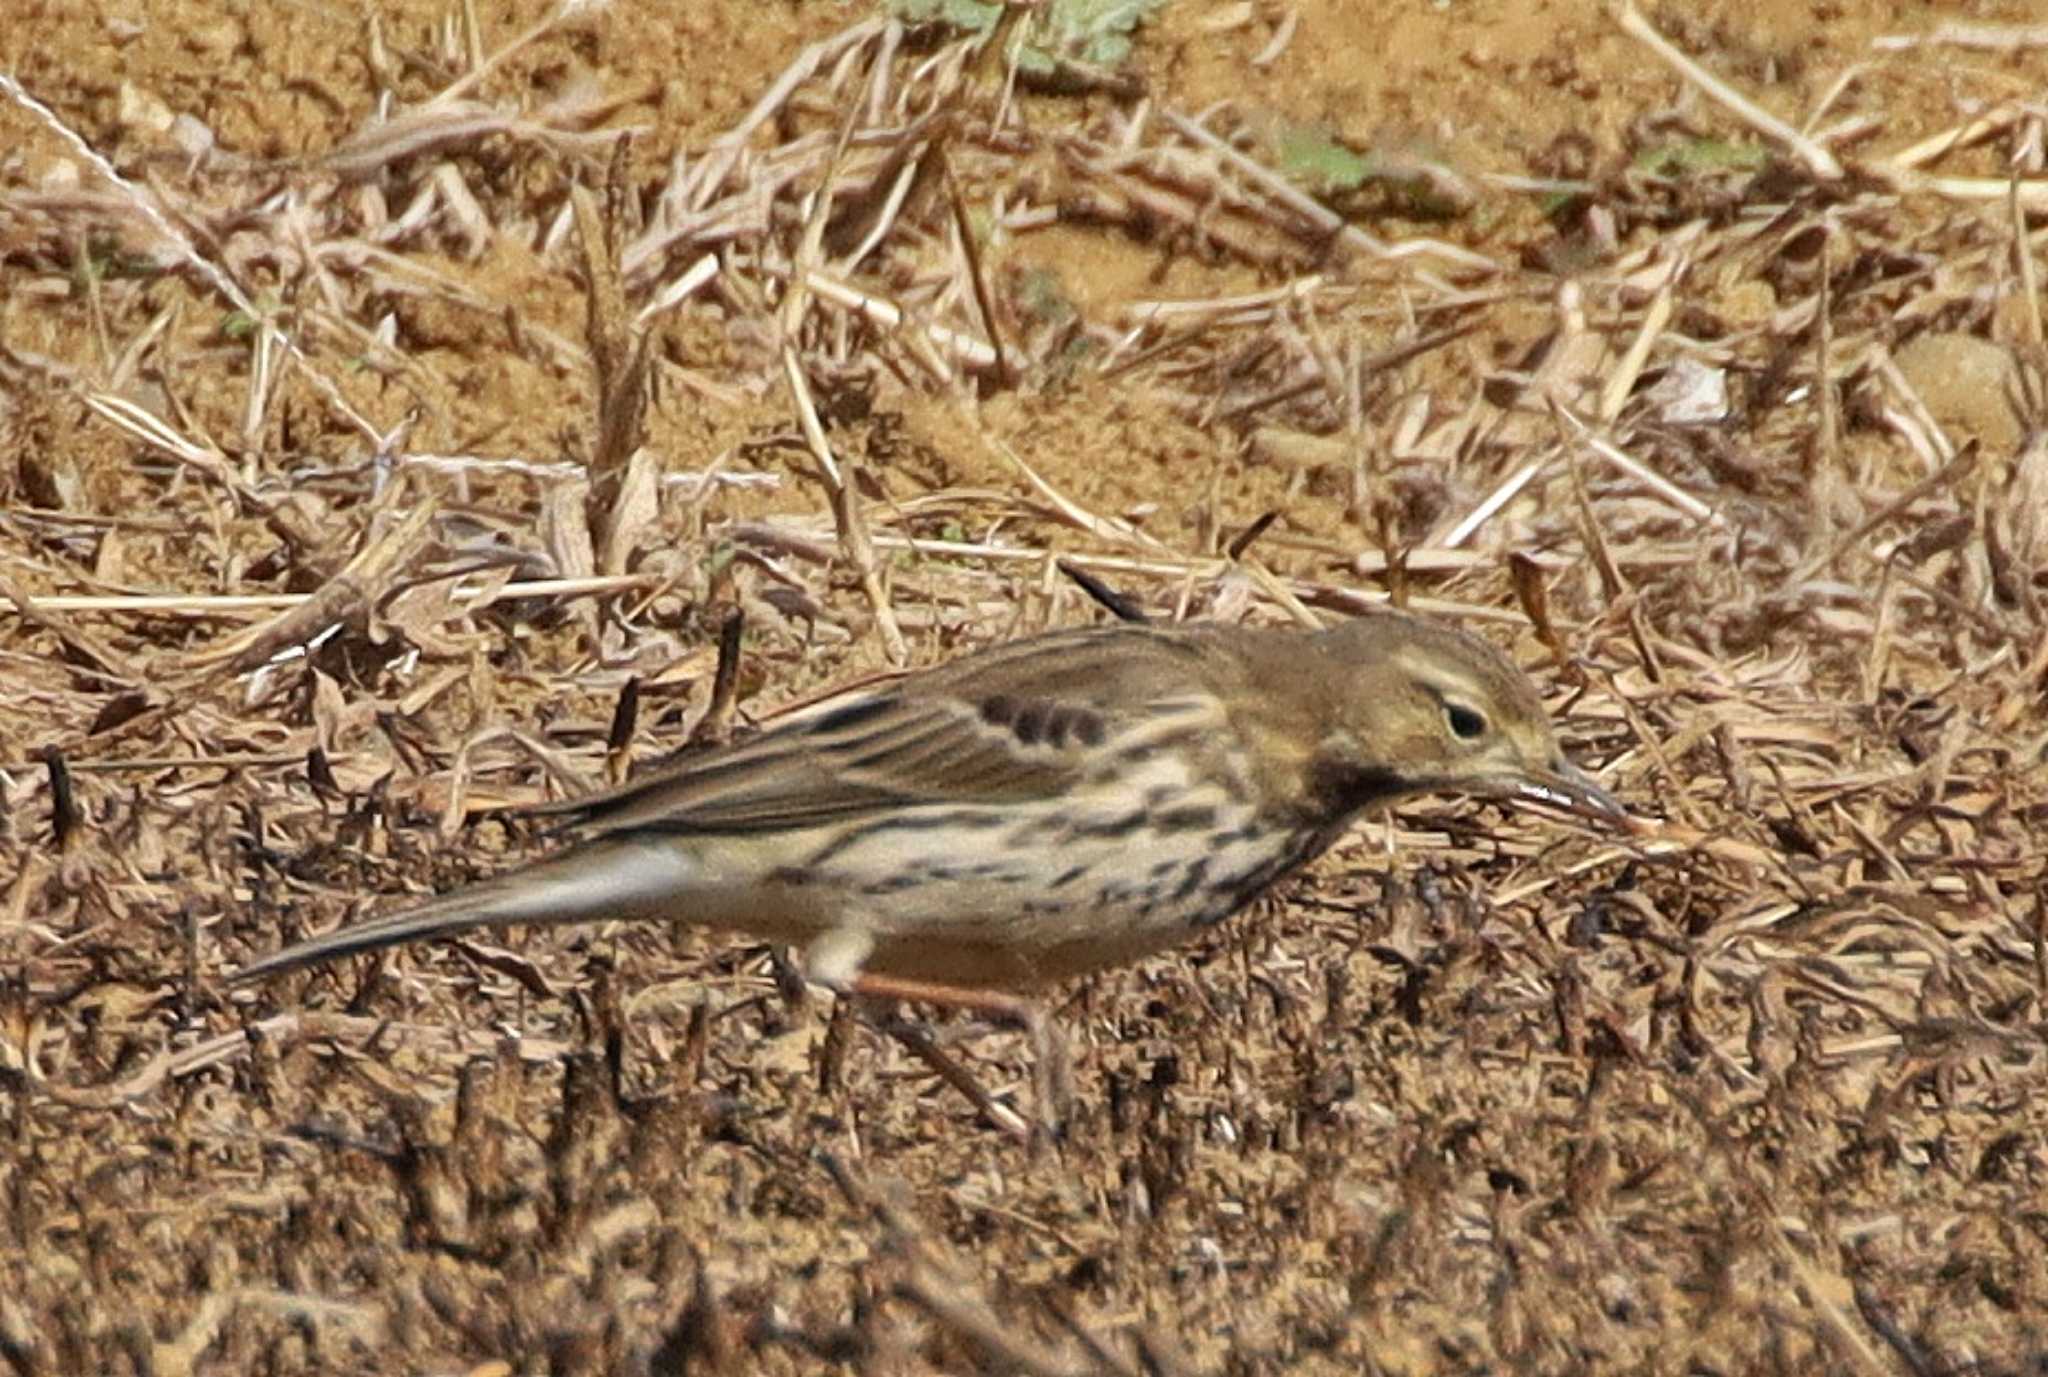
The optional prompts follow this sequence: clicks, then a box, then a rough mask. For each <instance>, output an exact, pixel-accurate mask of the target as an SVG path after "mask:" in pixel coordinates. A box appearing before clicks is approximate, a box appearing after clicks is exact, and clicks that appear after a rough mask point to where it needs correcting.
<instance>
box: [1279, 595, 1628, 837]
mask: <svg viewBox="0 0 2048 1377" xmlns="http://www.w3.org/2000/svg"><path fill="white" fill-rule="evenodd" d="M1319 639H1320V640H1321V642H1322V648H1323V649H1324V651H1325V652H1326V653H1327V654H1328V655H1329V656H1330V658H1331V660H1332V662H1333V663H1332V664H1331V666H1330V668H1331V673H1330V675H1329V679H1330V681H1331V682H1332V684H1333V686H1334V687H1335V689H1336V691H1337V694H1338V701H1337V703H1336V705H1335V707H1336V711H1334V712H1333V713H1331V714H1330V720H1332V721H1334V722H1335V724H1336V725H1335V727H1334V729H1333V730H1332V731H1331V733H1330V734H1329V735H1328V737H1326V739H1325V740H1324V741H1323V743H1322V748H1321V750H1320V752H1319V756H1320V758H1321V759H1322V760H1323V761H1325V762H1328V764H1329V766H1330V767H1331V768H1332V769H1333V770H1335V771H1336V772H1337V773H1338V774H1339V776H1340V777H1341V776H1343V775H1350V776H1351V777H1352V779H1354V780H1355V781H1356V782H1355V783H1354V784H1353V785H1352V786H1351V787H1353V788H1356V789H1359V790H1360V791H1362V792H1364V793H1366V794H1368V795H1378V794H1385V795H1386V796H1388V797H1396V796H1400V795H1404V794H1412V793H1423V792H1438V791H1442V792H1451V793H1466V794H1477V795H1482V796H1486V797H1491V798H1503V799H1511V800H1515V801H1519V802H1524V803H1535V804H1540V805H1544V806H1547V807H1551V808H1556V809H1562V810H1564V811H1566V812H1569V813H1573V814H1577V815H1578V816H1580V817H1583V818H1586V819H1588V820H1594V821H1601V822H1605V823H1608V824H1625V823H1626V821H1627V819H1628V817H1629V813H1628V810H1627V809H1626V808H1624V807H1623V806H1622V805H1621V803H1620V802H1619V801H1618V800H1617V799H1615V798H1614V797H1613V795H1611V794H1609V793H1607V792H1606V791H1605V790H1604V789H1602V788H1600V787H1599V786H1598V785H1597V784H1595V783H1593V781H1592V780H1591V779H1590V778H1588V777H1587V776H1586V775H1585V773H1584V772H1582V771H1581V770H1580V769H1579V768H1578V767H1577V766H1575V765H1573V764H1572V763H1571V761H1570V760H1569V759H1567V758H1566V756H1565V753H1564V749H1563V748H1562V747H1561V746H1560V745H1559V744H1558V740H1557V731H1556V729H1555V728H1554V727H1553V726H1552V725H1551V721H1550V714H1549V713H1548V712H1546V711H1545V710H1544V707H1543V701H1542V699H1540V698H1538V697H1537V695H1536V688H1535V686H1534V685H1533V684H1531V683H1530V682H1529V678H1528V676H1527V675H1525V674H1523V673H1522V671H1520V670H1519V669H1517V668H1515V666H1514V665H1513V664H1512V663H1511V662H1510V661H1509V660H1508V658H1507V657H1506V656H1505V655H1502V654H1501V653H1500V652H1499V651H1498V650H1495V649H1494V648H1493V647H1492V646H1491V645H1489V644H1488V643H1487V642H1485V641H1483V640H1480V639H1479V638H1478V637H1477V636H1473V635H1470V634H1468V633H1466V632H1464V631H1460V630H1458V629H1456V628H1455V627H1451V626H1447V625H1444V624H1442V623H1439V622H1433V621H1423V620H1421V619H1419V618H1415V617H1408V616H1401V615H1391V614H1382V615H1376V616H1368V617H1361V618H1359V619H1357V620H1355V621H1352V622H1348V623H1346V624H1344V625H1342V626H1339V627H1336V628H1334V629H1332V630H1330V631H1327V632H1325V633H1323V635H1322V636H1321V637H1320V638H1319Z"/></svg>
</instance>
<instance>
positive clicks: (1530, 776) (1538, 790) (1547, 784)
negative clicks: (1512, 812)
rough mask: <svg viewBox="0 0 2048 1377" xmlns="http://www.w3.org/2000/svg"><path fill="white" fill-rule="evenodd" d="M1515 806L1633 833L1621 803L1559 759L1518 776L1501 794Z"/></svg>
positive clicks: (1632, 823) (1626, 812) (1628, 817)
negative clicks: (1552, 810) (1528, 806)
mask: <svg viewBox="0 0 2048 1377" xmlns="http://www.w3.org/2000/svg"><path fill="white" fill-rule="evenodd" d="M1504 792H1505V793H1506V796H1507V797H1508V798H1511V799H1513V800H1515V801H1516V802H1518V803H1533V804H1536V805H1538V806H1540V807H1545V808H1555V809H1558V810H1560V811H1562V812H1566V813H1570V814H1571V815H1573V816H1574V817H1579V818H1584V819H1585V820H1587V821H1588V822H1599V823H1605V824H1607V825H1608V826H1610V827H1621V828H1624V829H1629V830H1633V828H1634V826H1635V818H1634V817H1633V816H1631V815H1630V813H1629V811H1628V809H1627V808H1626V807H1625V806H1624V805H1623V804H1622V802H1621V800H1620V799H1618V798H1616V797H1615V796H1614V795H1612V794H1610V793H1608V792H1607V791H1606V790H1605V789H1603V788H1601V787H1600V786H1599V785H1597V784H1595V783H1594V782H1593V781H1592V778H1591V777H1590V776H1588V775H1587V774H1586V773H1585V772H1584V771H1583V770H1581V769H1579V768H1578V766H1576V765H1573V764H1572V763H1571V762H1570V761H1566V760H1560V761H1558V762H1557V763H1556V764H1554V765H1552V766H1550V767H1548V768H1546V769H1538V770H1528V771H1525V772H1524V773H1522V774H1520V775H1517V776H1515V777H1514V779H1513V780H1511V781H1510V782H1509V784H1508V787H1507V789H1506V790H1505V791H1504Z"/></svg>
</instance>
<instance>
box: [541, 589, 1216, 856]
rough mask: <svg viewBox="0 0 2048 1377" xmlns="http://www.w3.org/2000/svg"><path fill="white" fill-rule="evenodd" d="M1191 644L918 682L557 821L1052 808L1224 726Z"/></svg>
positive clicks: (1099, 641) (590, 825) (815, 818)
mask: <svg viewBox="0 0 2048 1377" xmlns="http://www.w3.org/2000/svg"><path fill="white" fill-rule="evenodd" d="M1193 639H1194V638H1193V635H1192V633H1187V632H1181V631H1177V630H1171V629H1166V628H1150V627H1136V626H1110V627H1100V628H1091V629H1089V630H1087V631H1084V632H1077V633H1072V634H1069V635H1064V636H1052V637H1040V638H1034V639H1033V640H1030V641H1026V642H1021V643H1019V644H1018V646H1016V647H1005V648H1001V649H998V650H995V651H991V652H987V653H984V654H982V655H977V656H973V657H970V658H968V659H966V660H963V661H957V662H955V663H954V664H951V665H948V666H945V667H944V668H941V669H937V670H930V671H926V672H923V673H920V674H914V675H911V676H909V677H908V678H905V679H903V680H901V681H899V682H898V683H897V684H895V685H894V686H892V687H890V688H888V689H885V690H883V691H880V692H876V693H871V694H866V695H863V696H861V697H858V698H855V699H853V700H851V701H849V702H847V703H844V704H841V705H839V706H837V707H834V708H831V709H829V710H827V711H825V712H822V713H820V714H817V715H815V716H812V717H809V718H806V719H803V720H800V721H796V722H792V723H790V724H788V725H786V726H782V727H777V728H774V729H771V730H770V731H767V732H765V733H763V734H762V735H760V736H757V737H755V738H753V739H752V740H749V741H745V742H741V743H739V744H737V745H734V746H728V747H725V748H722V749H719V750H714V751H709V752H706V753H704V754H701V755H695V756H688V757H685V758H684V759H683V760H681V761H679V762H677V763H675V764H673V765H670V766H667V767H665V768H662V769H658V770H655V771H653V772H651V773H649V774H647V775H645V776H643V777H641V778H639V779H635V780H632V781H629V782H628V783H627V784H625V785H624V786H623V787H621V788H619V789H616V790H613V791H612V792H610V793H606V794H600V795H597V796H595V797H592V798H588V799H582V800H578V801H577V802H575V803H573V804H571V805H568V806H567V807H566V808H564V809H563V810H561V811H565V812H569V813H571V814H573V815H574V816H575V817H576V819H577V823H578V825H579V826H580V827H581V828H582V829H583V830H585V831H587V832H591V833H596V834H598V835H613V834H617V833H621V832H630V831H678V832H698V833H706V832H750V831H758V830H766V829H775V828H788V827H808V826H818V825H823V824H826V823H830V822H834V821H839V820H843V819H847V818H853V817H859V816H862V815H866V814H871V813H874V812H877V811H881V810H885V809H895V808H904V807H917V806H924V805H955V806H969V807H971V806H977V805H990V806H1000V805H1005V804H1011V803H1017V802H1022V801H1028V800H1030V799H1033V798H1043V797H1047V796H1049V795H1057V794H1058V793H1060V792H1061V791H1063V790H1066V789H1068V788H1071V787H1073V786H1074V785H1075V784H1077V783H1078V782H1080V781H1081V780H1083V779H1085V778H1086V777H1087V776H1088V774H1089V772H1090V770H1091V769H1092V768H1094V767H1095V766H1096V765H1098V764H1099V763H1101V762H1102V761H1103V760H1105V759H1106V758H1107V756H1108V755H1113V754H1114V753H1115V752H1117V751H1120V750H1128V749H1133V748H1139V747H1141V746H1142V743H1143V740H1144V739H1145V738H1148V737H1152V736H1155V735H1158V734H1162V733H1164V734H1170V733H1171V732H1173V731H1177V730H1183V729H1190V728H1192V729H1195V730H1209V729H1214V728H1217V727H1220V726H1221V725H1222V722H1223V710H1222V707H1221V705H1220V704H1219V702H1218V701H1217V699H1216V697H1215V695H1214V694H1213V693H1212V692H1210V691H1209V690H1208V688H1207V687H1206V684H1205V679H1204V677H1203V674H1202V670H1201V666H1202V662H1203V657H1202V655H1201V654H1200V653H1198V652H1197V653H1190V652H1191V650H1192V649H1193V646H1192V641H1193Z"/></svg>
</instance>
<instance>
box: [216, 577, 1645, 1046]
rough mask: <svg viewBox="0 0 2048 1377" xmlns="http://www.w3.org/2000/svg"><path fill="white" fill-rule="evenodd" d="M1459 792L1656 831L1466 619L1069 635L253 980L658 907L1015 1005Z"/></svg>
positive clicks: (978, 668) (574, 805) (990, 657)
mask: <svg viewBox="0 0 2048 1377" xmlns="http://www.w3.org/2000/svg"><path fill="white" fill-rule="evenodd" d="M1441 793H1455V794H1465V795H1473V796H1483V797H1490V798H1497V799H1503V800H1507V801H1510V802H1518V803H1526V804H1534V805H1537V806H1539V807H1542V808H1547V809H1550V810H1555V811H1561V812H1564V813H1567V814H1572V815H1576V816H1577V817H1578V818H1580V819H1582V820H1586V821H1590V822H1596V823H1603V824H1607V825H1610V826H1613V827H1618V828H1626V827H1628V826H1629V825H1630V823H1631V817H1630V814H1629V812H1628V810H1627V809H1626V808H1625V807H1624V806H1623V805H1622V804H1621V803H1620V802H1619V801H1618V800H1617V799H1616V798H1615V797H1614V796H1613V795H1611V794H1610V793H1608V792H1607V791H1606V790H1605V789H1603V788H1601V787H1600V786H1599V785H1598V784H1596V783H1594V782H1593V780H1592V779H1591V778H1589V777H1588V776H1587V775H1586V774H1585V773H1584V772H1582V771H1581V770H1580V769H1579V768H1578V767H1577V766H1575V765H1574V764H1572V762H1571V761H1570V760H1569V759H1568V758H1567V757H1566V755H1565V753H1564V751H1563V750H1562V748H1561V747H1560V745H1559V743H1558V738H1557V733H1556V731H1555V729H1554V728H1553V726H1552V724H1551V721H1550V718H1549V715H1548V713H1547V712H1546V711H1545V709H1544V706H1543V702H1542V699H1541V698H1540V697H1539V696H1538V693H1537V690H1536V688H1535V686H1534V685H1533V684H1532V683H1531V681H1530V680H1529V678H1528V677H1527V676H1526V675H1525V674H1524V673H1523V672H1522V671H1521V670H1519V669H1518V668H1516V667H1515V665H1514V664H1513V662H1512V661H1510V660H1509V659H1508V658H1507V657H1506V656H1505V655H1504V654H1503V653H1501V652H1500V651H1499V650H1497V649H1496V648H1495V647H1494V646H1493V645H1492V644H1491V643H1489V642H1488V641H1486V640H1484V639H1482V638H1480V637H1478V636H1475V635H1473V634H1471V633H1469V632H1466V631H1464V630H1462V629H1459V628H1456V627H1454V626H1452V625H1450V624H1448V623H1445V622H1441V621H1437V620H1434V619H1427V618H1423V617H1419V616H1415V615H1411V614H1408V613H1403V612H1394V611H1383V612H1374V613H1369V614H1365V615H1360V616H1357V617H1354V618H1352V619H1350V620H1346V621H1343V622H1341V623H1339V624H1337V625H1335V626H1331V627H1327V628H1323V629H1319V630H1316V629H1305V628H1298V627H1270V626H1254V625H1246V624H1223V623H1204V622H1185V623H1178V624H1160V623H1150V622H1144V623H1140V622H1112V623H1105V624H1102V625H1093V626H1085V627H1079V628H1070V629H1065V630H1056V631H1051V632H1045V633H1040V634H1037V635H1033V636H1029V637H1025V638H1022V639H1019V640H1015V641H1011V642H1008V643H1005V644H1001V645H997V646H995V647H992V648H989V649H985V650H981V651H979V652H976V653H972V654H969V655H966V656H963V657H961V658H958V659H955V660H953V661H950V662H947V663H943V664H940V665H937V666H934V667H930V668H926V669H922V670H918V671H914V672H911V673H909V674H907V675H904V676H902V677H901V678H899V679H896V680H895V681H893V682H891V683H888V684H886V685H883V686H880V687H873V688H870V689H868V690H865V691H861V692H857V693H855V694H853V695H851V696H846V697H843V698H841V699H838V700H828V701H827V702H826V703H825V704H823V705H821V706H820V707H819V708H818V709H817V710H815V711H810V712H807V713H806V714H804V715H802V716H800V717H791V718H786V719H784V720H783V721H781V722H779V723H777V724H775V725H773V726H772V727H770V728H768V729H766V730H763V731H761V732H759V733H758V734H756V735H754V736H752V737H750V738H747V739H744V740H740V741H737V742H734V743H732V744H729V745H725V746H721V747H717V748H712V749H708V750H703V751H700V752H695V753H691V754H687V755H685V756H684V757H682V758H681V759H680V760H677V761H674V762H672V763H669V764H667V765H664V766H661V767H657V768H655V769H652V770H649V771H647V772H646V773H644V774H643V775H641V776H639V777H636V778H632V779H630V780H628V781H627V782H626V783H625V784H623V785H622V786H620V787H617V788H614V789H611V790H609V791H606V792H602V793H598V794H595V795H593V796H589V797H585V798H582V799H577V800H571V801H569V802H567V803H560V804H547V805H542V806H541V808H540V809H538V810H535V811H540V812H543V813H550V814H553V815H556V816H559V817H562V818H564V819H565V820H566V822H567V827H568V830H570V831H573V832H575V833H576V834H577V835H578V837H579V839H578V840H576V841H575V842H573V843H572V844H570V845H569V846H568V847H567V848H566V849H563V850H561V851H559V852H558V853H556V854H554V855H551V856H548V857H545V858H542V859H540V860H537V861H534V862H532V863H529V864H526V865H523V866H519V867H516V868H514V869H511V870H509V871H506V872H504V873H502V874H500V875H498V876H497V877H495V878H490V879H485V880H482V881H479V882H476V883H473V884H470V885H467V886H464V887H460V888H457V889H454V890H452V891H450V892H448V893H445V894H442V895H440V896H438V897H435V898H430V899H427V900H425V901H423V902H420V903H417V904H415V905H413V906H411V907H407V908H401V909H398V910H396V911H394V912H391V913H389V914H387V915H385V916H382V917H377V918H373V919H370V920H368V921H365V922H361V923H357V924H353V925H347V926H342V927H338V928H335V929H333V930H331V931H328V932H325V933H321V934H319V935H316V936H312V937H308V938H306V939H305V940H303V941H300V942H298V943H297V944H295V945H291V946H287V947H285V948H283V949H282V950H280V951H277V952H275V953H274V954H272V955H269V956H265V957H262V958H260V959H258V960H255V961H253V962H252V963H250V964H248V965H245V966H243V967H242V968H241V969H240V970H238V971H236V972H234V973H233V975H232V976H231V977H230V979H231V981H232V982H233V983H236V984H243V983H248V982H252V981H257V980H261V979H264V978H266V977H270V976H274V975H277V974H279V973H281V972H285V971H290V970H295V969H299V968H303V967H308V966H313V965H317V964H319V963H323V962H329V961H334V960H336V959H339V958H342V957H346V956H349V955H352V954H357V953H366V952H371V951H375V950H378V949H381V948H386V947H390V946H393V945H396V944H399V943H408V942H417V941H423V940H426V939H431V938H441V937H447V936H450V935H452V934H456V933H461V932H465V931H470V930H474V929H480V928H500V927H511V926H517V925H535V924H538V925H559V924H569V923H588V922H596V921H600V920H611V919H642V920H664V921H670V922H675V921H681V922H683V923H687V924H694V925H699V926H702V927H706V928H714V929H724V930H731V931H736V932H741V933H746V934H750V935H752V936H753V937H755V938H757V939H766V940H769V941H772V942H777V943H786V944H790V945H793V946H795V947H797V948H799V949H801V950H802V952H803V953H804V958H805V965H806V973H807V974H808V975H809V976H810V977H811V978H812V979H814V980H817V981H820V982H821V983H824V984H827V985H829V986H833V987H835V988H840V989H847V990H851V991H854V992H856V993H862V994H868V995H872V996H876V997H887V996H895V997H900V998H929V999H931V1000H933V1001H934V1002H939V1003H957V1004H962V1005H966V1006H968V1007H993V1008H1009V1007H1012V1004H1011V1001H1014V1000H1015V999H1017V998H1019V997H1030V996H1034V995H1036V994H1039V993H1042V992H1043V991H1045V990H1047V989H1048V988H1049V987H1052V986H1054V985H1057V984H1058V983H1060V982H1063V981H1067V980H1070V979H1073V978H1076V977H1079V976H1084V975H1087V974H1090V973H1093V972H1097V971H1101V970H1105V969H1108V968H1111V967H1117V966H1122V965H1125V964H1127V963H1130V962H1133V961H1136V960H1138V959H1140V958H1142V957H1144V956H1147V955H1149V954H1152V953H1155V952H1158V951H1162V950H1164V949H1167V948H1170V947H1173V946H1176V945H1179V944H1181V943H1183V942H1186V941H1189V940H1191V939H1192V938H1194V937H1195V936H1197V935H1198V934H1201V933H1203V932H1206V931H1208V930H1210V929H1212V928H1214V927H1215V926H1216V925H1218V924H1219V923H1221V922H1223V920H1225V919H1226V918H1229V917H1230V916H1231V915H1232V914H1234V913H1237V912H1239V911H1240V910H1242V909H1244V908H1245V907H1246V906H1247V905H1249V904H1250V903H1251V902H1252V901H1253V900H1254V899H1255V898H1257V897H1258V896H1259V895H1261V894H1263V893H1265V892H1267V891H1268V890H1270V889H1272V887H1273V886H1274V885H1275V884H1276V883H1278V882H1279V881H1280V880H1282V879H1283V878H1285V877H1287V876H1289V875H1291V874H1293V873H1295V872H1296V871H1298V870H1300V869H1301V868H1302V867H1303V866H1305V865H1307V864H1308V863H1309V862H1311V861H1312V860H1314V859H1315V858H1316V857H1317V856H1319V855H1321V854H1322V853H1323V852H1325V851H1326V850H1328V849H1329V848H1330V847H1331V846H1332V845H1333V844H1334V843H1335V842H1336V841H1337V840H1338V839H1339V838H1340V837H1341V836H1342V835H1343V834H1344V832H1345V831H1346V829H1347V828H1348V827H1349V826H1350V825H1351V824H1352V823H1353V821H1354V820H1355V819H1357V818H1358V816H1359V815H1360V814H1361V813H1363V812H1365V811H1366V810H1368V809H1371V808H1375V807H1379V806H1383V805H1386V804H1390V803H1394V802H1397V801H1399V800H1402V799H1405V798H1409V797H1411V796H1414V795H1418V794H1441Z"/></svg>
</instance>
